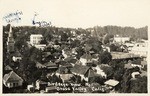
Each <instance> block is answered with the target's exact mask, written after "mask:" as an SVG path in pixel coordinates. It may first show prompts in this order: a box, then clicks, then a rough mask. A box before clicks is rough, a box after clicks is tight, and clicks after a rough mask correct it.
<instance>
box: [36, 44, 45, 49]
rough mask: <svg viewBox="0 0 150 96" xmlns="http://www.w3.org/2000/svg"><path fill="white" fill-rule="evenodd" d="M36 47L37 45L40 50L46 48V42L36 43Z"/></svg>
mask: <svg viewBox="0 0 150 96" xmlns="http://www.w3.org/2000/svg"><path fill="white" fill-rule="evenodd" d="M34 47H36V48H37V49H39V50H44V49H45V48H46V44H38V45H34Z"/></svg>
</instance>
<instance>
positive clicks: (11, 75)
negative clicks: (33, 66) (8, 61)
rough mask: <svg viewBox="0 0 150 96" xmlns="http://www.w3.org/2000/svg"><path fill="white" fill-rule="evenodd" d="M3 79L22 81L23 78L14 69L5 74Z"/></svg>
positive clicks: (6, 80)
mask: <svg viewBox="0 0 150 96" xmlns="http://www.w3.org/2000/svg"><path fill="white" fill-rule="evenodd" d="M3 80H4V81H5V82H14V81H23V79H22V78H21V77H20V76H19V75H17V74H16V73H15V72H14V71H11V72H10V73H8V74H5V75H4V78H3Z"/></svg>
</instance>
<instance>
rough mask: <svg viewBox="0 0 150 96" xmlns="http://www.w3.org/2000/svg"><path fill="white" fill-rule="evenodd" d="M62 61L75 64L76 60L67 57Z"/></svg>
mask: <svg viewBox="0 0 150 96" xmlns="http://www.w3.org/2000/svg"><path fill="white" fill-rule="evenodd" d="M64 61H66V62H69V63H76V61H77V59H74V58H73V57H68V58H65V59H64Z"/></svg>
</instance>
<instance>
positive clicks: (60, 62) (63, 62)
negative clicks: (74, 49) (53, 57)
mask: <svg viewBox="0 0 150 96" xmlns="http://www.w3.org/2000/svg"><path fill="white" fill-rule="evenodd" d="M57 64H58V65H59V67H60V66H64V67H67V68H72V67H73V66H72V64H70V63H68V62H67V61H65V60H60V61H59V62H57Z"/></svg>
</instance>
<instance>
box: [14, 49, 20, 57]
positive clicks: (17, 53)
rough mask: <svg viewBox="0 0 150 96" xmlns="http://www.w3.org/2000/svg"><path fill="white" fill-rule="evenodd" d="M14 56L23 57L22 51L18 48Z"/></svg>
mask: <svg viewBox="0 0 150 96" xmlns="http://www.w3.org/2000/svg"><path fill="white" fill-rule="evenodd" d="M13 56H15V57H22V55H21V53H20V52H19V51H18V50H17V51H16V52H15V53H14V54H13Z"/></svg>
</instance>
